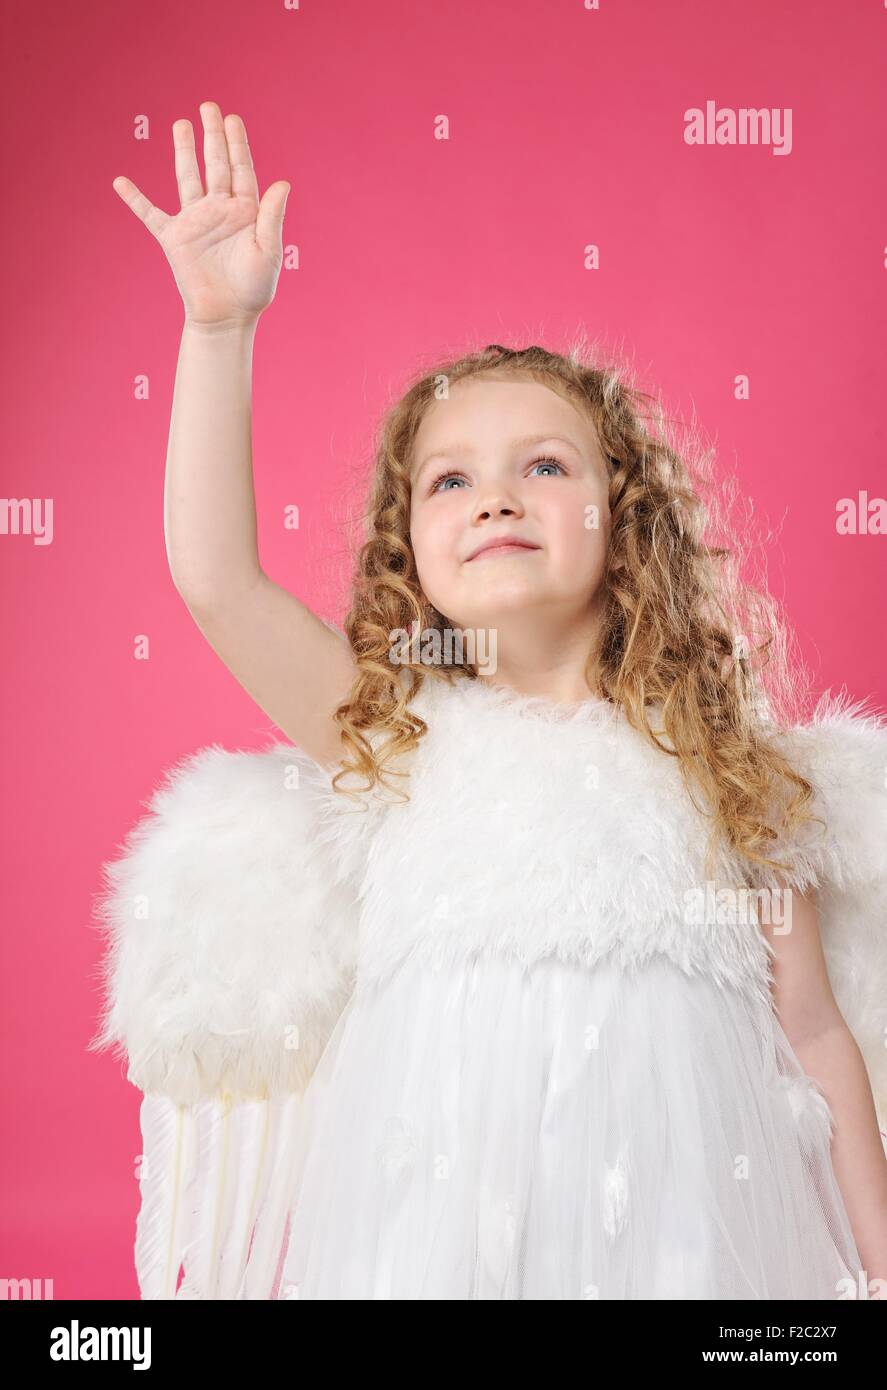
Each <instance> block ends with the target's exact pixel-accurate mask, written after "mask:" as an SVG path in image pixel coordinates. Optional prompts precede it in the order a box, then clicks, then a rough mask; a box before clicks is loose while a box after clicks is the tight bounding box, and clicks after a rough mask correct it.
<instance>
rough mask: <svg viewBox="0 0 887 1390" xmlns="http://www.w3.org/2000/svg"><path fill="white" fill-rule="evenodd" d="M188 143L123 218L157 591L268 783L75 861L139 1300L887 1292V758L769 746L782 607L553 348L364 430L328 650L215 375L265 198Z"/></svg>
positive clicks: (612, 400) (185, 782)
mask: <svg viewBox="0 0 887 1390" xmlns="http://www.w3.org/2000/svg"><path fill="white" fill-rule="evenodd" d="M201 116H202V119H203V126H204V154H205V163H206V190H205V191H204V189H203V187H202V186H201V181H200V175H199V170H198V165H197V160H196V156H195V148H194V139H193V134H192V130H191V126H190V123H189V122H188V121H177V122H176V123H175V125H174V126H173V134H174V140H175V150H176V174H177V179H178V184H179V191H180V195H181V211H180V212H179V213H178V214H177V215H176V216H174V217H169V216H167V215H166V214H164V213H162V212H160V211H159V210H158V209H156V208H154V207H152V205H151V204H150V203H149V202H148V201H147V199H145V198H144V196H143V195H142V194H141V193H139V192H138V191H137V190H136V189H135V188H134V186H133V185H132V184H131V183H130V182H129V181H128V180H125V179H117V180H115V183H114V186H115V188H116V189H117V191H118V192H119V193H120V195H121V196H122V197H123V198H124V200H125V201H126V202H127V203H128V204H129V206H130V207H132V209H133V210H134V211H135V212H136V213H137V215H138V216H139V217H140V218H141V219H142V220H143V221H144V222H145V224H146V225H147V226H148V228H149V229H150V230H151V231H152V232H153V233H154V235H155V236H156V237H157V238H158V240H159V241H160V243H161V245H162V246H163V248H164V251H165V252H166V255H167V257H168V258H169V261H170V264H171V266H172V269H173V272H174V274H175V277H176V281H177V283H178V286H179V289H180V291H181V293H182V297H183V300H184V304H185V326H184V331H183V336H182V345H181V352H180V357H179V364H178V374H177V378H176V386H175V400H174V408H173V415H172V425H171V430H170V442H169V456H168V465H167V481H166V539H167V547H168V554H169V561H170V567H171V572H172V576H173V579H174V582H175V584H176V587H177V589H178V591H179V593H180V594H181V596H182V598H183V600H184V601H185V603H186V604H187V606H188V608H189V610H190V612H191V613H192V615H193V616H194V619H195V621H196V623H197V624H198V626H199V627H200V629H201V631H202V632H203V634H204V635H205V637H206V639H207V640H208V641H209V642H210V644H211V645H212V647H213V649H214V650H215V651H216V652H217V653H218V654H219V656H220V657H221V659H222V660H223V661H224V662H225V664H226V665H227V666H228V667H229V668H230V669H231V670H232V671H233V673H234V674H235V676H236V677H237V678H238V680H239V681H240V682H241V683H242V684H243V685H244V687H245V688H246V689H247V690H248V691H249V692H250V694H251V695H252V696H253V697H254V699H255V700H256V701H257V702H258V703H259V705H260V706H261V707H262V708H263V709H264V710H265V711H266V712H267V713H268V715H269V716H270V717H271V718H272V719H273V720H274V722H275V724H276V725H277V726H278V727H279V728H281V729H282V730H283V731H284V732H285V733H286V734H287V735H288V737H289V738H290V739H292V741H293V743H294V744H295V745H298V748H293V747H291V746H288V745H278V746H277V747H275V748H274V749H272V750H270V751H267V752H265V753H262V754H226V753H224V752H223V751H220V750H210V751H209V752H208V753H204V754H203V755H201V756H200V757H199V758H198V759H197V760H194V761H192V762H191V763H190V764H189V765H188V767H187V768H186V769H184V770H182V769H179V770H178V772H177V773H176V774H175V775H174V777H173V779H172V782H171V784H170V786H168V787H167V789H165V790H164V791H163V792H162V793H160V794H158V796H157V797H155V799H154V802H153V811H154V819H153V820H152V821H151V822H150V823H146V824H143V825H142V826H140V827H139V828H138V831H137V834H136V837H135V839H134V840H133V841H132V842H131V844H130V845H129V846H128V847H127V851H126V854H125V856H124V858H123V859H122V860H121V861H119V863H118V864H117V865H113V866H110V875H111V878H112V881H113V887H112V892H111V894H110V895H109V897H108V899H107V900H106V902H105V904H104V915H105V917H106V920H108V921H109V922H110V924H111V926H112V929H113V932H114V940H113V943H112V945H113V952H112V956H111V958H110V961H109V966H108V972H109V979H110V984H111V998H110V1004H109V1008H108V1012H107V1014H106V1018H105V1021H104V1026H103V1031H102V1034H101V1036H100V1038H99V1040H98V1042H99V1045H107V1044H108V1043H109V1042H116V1043H118V1044H120V1043H122V1044H123V1045H124V1046H125V1047H126V1049H127V1051H128V1054H129V1057H130V1063H131V1066H130V1077H131V1079H134V1080H136V1082H137V1084H139V1085H141V1086H142V1087H143V1089H144V1090H145V1092H146V1101H145V1105H144V1107H143V1116H142V1119H143V1132H144V1134H145V1154H146V1169H150V1171H146V1172H145V1173H144V1174H143V1178H142V1187H143V1203H142V1213H141V1216H140V1228H139V1237H138V1241H137V1263H138V1265H139V1275H140V1281H141V1286H142V1291H143V1296H145V1297H173V1296H177V1297H203V1298H215V1297H246V1298H268V1297H272V1298H295V1297H298V1298H355V1299H363V1298H366V1299H373V1298H417V1299H424V1298H441V1299H474V1298H490V1299H496V1298H507V1299H511V1298H514V1299H549V1298H564V1299H584V1298H604V1299H645V1298H678V1299H694V1298H696V1299H739V1298H755V1299H770V1298H777V1299H783V1298H785V1299H802V1298H817V1299H820V1298H821V1299H833V1298H841V1297H848V1296H849V1297H854V1296H856V1297H860V1296H861V1297H876V1296H879V1292H880V1289H881V1288H882V1284H881V1282H880V1281H883V1280H887V1159H885V1152H884V1147H883V1145H882V1142H881V1136H880V1134H879V1128H878V1118H877V1115H876V1109H875V1104H874V1100H873V1091H872V1085H871V1084H870V1075H871V1076H872V1077H876V1079H877V1083H878V1086H879V1087H880V1088H883V1083H884V1073H883V1060H882V1058H881V1055H880V1054H879V1052H878V1044H879V1042H880V1037H881V1032H882V1030H883V1028H884V1024H885V1021H887V1020H885V1013H884V1009H885V1004H884V999H883V995H882V994H878V995H877V996H876V995H874V994H872V993H870V992H869V991H870V989H871V988H872V987H874V988H876V989H881V988H882V986H883V980H884V955H885V947H884V939H883V924H882V922H881V910H882V909H881V906H880V905H879V904H878V903H876V902H875V901H874V899H873V895H874V894H876V893H878V892H883V890H884V886H885V878H884V863H883V851H882V846H883V843H884V826H885V802H884V790H883V775H882V771H883V766H884V763H885V759H887V732H885V730H884V728H883V726H882V725H881V724H880V722H879V721H878V720H877V719H874V718H871V717H867V716H861V715H859V712H858V710H857V709H853V710H846V709H843V710H835V709H832V710H831V711H827V712H826V713H825V714H823V713H822V712H821V711H820V713H819V716H818V717H817V718H816V719H815V720H814V722H813V723H812V724H810V725H807V726H804V727H799V728H793V727H789V724H788V722H787V720H786V719H785V718H782V719H780V720H779V721H777V719H776V713H777V710H776V709H775V708H768V706H767V702H766V701H765V697H764V693H763V685H762V681H761V678H760V672H759V670H757V669H755V668H754V667H753V664H752V658H753V656H754V653H755V651H756V650H761V649H763V650H764V651H765V652H766V650H767V648H768V646H769V645H771V642H770V641H765V642H764V643H763V644H761V646H758V645H757V644H755V643H754V642H753V641H752V638H751V633H752V632H754V631H756V630H757V624H758V623H759V622H760V621H761V618H762V616H763V617H764V618H765V619H767V620H768V621H769V624H770V628H771V631H772V632H774V633H775V634H776V636H777V637H778V636H779V628H778V625H777V624H776V622H775V620H774V619H773V616H772V608H771V606H770V605H769V603H768V602H767V601H766V600H765V599H764V597H763V596H755V595H754V594H753V593H752V591H750V590H748V589H746V588H745V587H744V586H743V585H742V584H740V582H739V580H738V578H737V577H736V576H735V574H734V575H733V576H732V578H729V579H728V577H727V573H726V571H725V570H723V569H722V567H721V561H722V556H723V555H724V554H725V552H723V551H719V550H716V549H709V548H708V547H707V546H706V545H705V544H703V542H702V539H701V534H702V526H703V508H702V504H701V502H700V500H699V498H698V497H697V495H696V493H695V491H694V489H693V488H692V486H691V484H690V479H689V475H688V472H687V470H686V469H685V466H684V464H683V462H682V460H681V458H680V457H679V456H678V454H677V453H676V452H675V451H674V450H673V449H672V448H670V447H669V445H667V444H666V443H665V442H664V441H663V440H662V439H661V438H658V437H657V435H656V434H655V433H654V432H653V431H652V430H648V429H647V428H646V427H645V425H644V423H643V421H642V416H641V411H640V406H641V397H640V395H639V393H637V392H633V391H631V390H630V389H629V388H628V387H627V386H625V385H624V384H622V382H621V381H620V380H619V378H618V376H617V375H616V374H615V373H614V372H612V371H609V370H601V369H596V368H595V367H593V366H591V365H590V364H588V363H586V362H585V361H583V360H582V357H581V355H580V354H579V353H577V352H574V353H573V354H571V355H570V356H569V357H564V356H561V355H559V354H557V353H554V352H549V351H546V350H544V349H543V348H541V347H532V348H527V349H525V350H524V351H511V350H508V349H506V348H501V347H498V346H491V347H488V348H486V349H484V350H483V351H482V352H478V353H473V354H470V355H468V356H466V357H463V358H462V359H460V360H459V361H455V362H448V363H445V364H442V365H441V366H440V367H439V368H437V369H436V370H433V371H430V372H428V373H427V374H425V375H423V376H421V377H420V378H419V379H418V380H417V381H416V382H415V383H414V384H413V385H412V386H411V388H410V389H409V391H408V392H407V393H406V395H405V396H404V397H403V399H402V400H401V401H399V402H398V403H397V405H396V406H395V407H394V408H393V410H392V411H391V412H390V414H389V416H388V418H387V420H386V422H385V428H384V431H383V434H382V438H381V442H380V447H379V451H378V459H377V465H376V472H375V477H374V479H373V486H372V495H371V499H370V506H369V514H368V534H367V537H366V540H365V542H364V544H363V546H362V549H361V552H360V557H359V562H358V570H357V575H356V579H355V584H354V592H353V599H352V604H351V609H350V612H349V614H348V617H347V619H346V622H345V634H344V639H343V636H342V634H340V633H337V632H336V631H334V630H333V629H332V628H331V627H330V625H329V624H327V623H325V622H324V621H322V620H321V619H319V618H318V617H317V616H315V614H313V613H312V612H311V611H310V610H309V609H308V608H307V607H306V606H305V605H303V604H302V603H300V602H299V601H298V600H297V599H296V598H294V597H293V596H292V595H291V594H289V593H287V592H286V591H285V590H283V589H282V588H280V587H279V586H278V585H277V584H275V583H273V582H272V581H271V580H270V579H269V578H268V577H267V575H265V573H264V572H263V570H262V568H261V566H260V562H259V556H258V552H257V546H256V524H255V509H254V498H253V490H252V482H251V461H250V368H251V355H252V345H253V338H254V334H255V329H256V324H257V322H258V319H259V316H260V314H261V311H262V310H263V309H264V308H265V307H266V306H267V305H268V304H269V303H270V302H271V299H272V297H273V293H274V290H275V287H276V282H277V278H278V273H279V270H280V266H281V259H282V255H281V242H282V222H283V212H284V205H285V201H286V194H287V192H288V186H287V185H286V184H283V183H277V184H273V185H272V186H271V187H270V188H269V189H268V191H267V192H266V193H265V195H264V197H263V198H262V200H261V202H259V199H258V190H257V185H256V179H255V174H254V172H253V166H252V162H251V158H250V153H249V149H248V146H247V142H246V133H245V130H244V127H243V123H242V122H241V121H240V119H239V118H238V117H236V116H228V117H226V118H225V120H224V121H223V120H222V117H221V112H220V111H219V108H218V107H217V106H216V105H215V104H214V103H209V102H207V103H204V104H203V106H202V107H201ZM779 653H780V647H779V644H778V642H777V644H776V646H775V647H774V648H773V651H772V652H771V653H770V654H769V660H770V662H771V666H770V671H771V676H772V678H771V681H770V687H771V688H770V692H769V693H770V696H771V700H779V699H780V698H782V696H783V695H784V691H782V690H781V688H780V686H779V683H778V681H777V680H776V679H775V673H776V671H777V669H778V667H777V661H776V657H778V656H779ZM293 768H295V769H296V770H297V772H298V773H299V774H300V775H299V777H298V778H297V782H298V788H299V791H300V795H299V796H298V797H295V798H294V797H293V796H292V794H291V792H290V793H289V795H287V793H286V792H284V793H283V794H280V788H281V786H282V782H281V776H282V773H283V772H284V771H285V770H286V771H290V770H292V769H293ZM355 774H357V775H358V778H359V780H358V785H357V786H354V785H353V780H354V776H355ZM349 778H350V779H351V780H350V782H349ZM823 813H824V814H823ZM823 826H824V833H823ZM818 887H821V888H822V889H823V893H824V895H829V896H827V898H826V903H825V906H823V903H822V902H821V901H819V900H818V898H817V895H816V893H815V890H816V889H817V888H818ZM842 892H843V893H844V894H845V896H844V897H841V896H840V894H841V893H842ZM853 892H855V893H856V894H857V896H856V898H855V899H854V900H852V901H853V905H854V913H855V915H854V917H853V922H852V924H850V923H848V922H847V921H846V920H845V919H844V916H843V914H844V913H845V910H846V909H847V904H848V902H850V901H851V898H850V897H849V896H848V895H849V894H851V893H853ZM137 897H141V898H144V899H145V900H149V901H150V909H151V910H150V911H147V912H145V913H144V914H143V917H142V920H141V921H140V922H139V924H138V926H136V924H135V918H134V913H133V910H132V903H133V902H134V901H135V900H136V898H137ZM146 922H147V924H148V925H147V927H146V925H145V923H146ZM841 932H843V933H844V935H843V936H842V935H840V933H841ZM825 938H829V939H830V940H831V947H832V954H831V959H830V960H829V961H828V967H829V968H828V969H827V961H826V954H825V952H824V947H823V939H825ZM826 944H827V945H828V944H829V943H828V941H827V942H826ZM861 961H864V962H865V964H866V966H867V969H866V970H864V971H863V972H860V971H859V965H860V962H861ZM878 971H880V974H878ZM851 977H852V981H853V990H855V991H856V993H855V994H854V993H853V992H852V991H851V990H850V988H849V986H848V981H850V980H851ZM838 980H840V983H841V985H842V991H843V996H844V997H846V1001H847V1002H846V1010H847V1012H848V1013H851V1014H852V1016H853V1018H854V1020H855V1027H854V1030H853V1031H852V1030H851V1028H850V1026H849V1025H848V1022H847V1021H846V1020H845V1017H844V1013H843V1012H842V1010H841V1008H840V1007H839V1004H838V1002H837V1001H836V997H835V993H834V992H833V987H832V986H833V985H834V984H835V983H836V981H838ZM873 981H874V982H875V983H874V985H873V983H872V982H873ZM843 1002H844V998H843V997H842V1003H843ZM293 1030H295V1034H296V1037H297V1041H296V1045H295V1047H293V1046H292V1045H291V1044H292V1034H293ZM854 1034H855V1035H854ZM860 1040H861V1041H860ZM861 1047H862V1049H863V1050H862V1051H861ZM866 1063H868V1066H869V1073H868V1074H867V1069H866ZM879 1097H880V1098H879V1104H881V1103H883V1100H884V1097H883V1094H882V1093H881V1090H879ZM158 1252H160V1253H158ZM170 1252H171V1253H170ZM180 1262H181V1263H183V1264H184V1266H185V1281H184V1283H183V1285H182V1286H181V1287H179V1286H178V1273H179V1265H180Z"/></svg>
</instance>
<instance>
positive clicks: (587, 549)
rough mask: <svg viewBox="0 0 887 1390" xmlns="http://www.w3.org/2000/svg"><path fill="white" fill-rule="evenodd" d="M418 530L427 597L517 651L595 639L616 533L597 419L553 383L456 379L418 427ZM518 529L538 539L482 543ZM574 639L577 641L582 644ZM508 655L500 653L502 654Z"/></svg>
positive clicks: (457, 620) (463, 624)
mask: <svg viewBox="0 0 887 1390" xmlns="http://www.w3.org/2000/svg"><path fill="white" fill-rule="evenodd" d="M411 478H412V489H413V490H412V500H411V509H410V535H411V540H412V546H413V552H414V554H415V557H416V566H417V570H418V574H419V581H420V583H421V585H422V589H423V591H424V593H425V596H426V598H428V599H429V600H430V602H431V603H432V604H433V605H434V606H435V608H437V609H438V611H439V612H440V613H442V614H443V615H445V617H446V618H447V619H448V621H449V623H450V624H452V625H453V626H454V627H459V628H485V629H495V630H496V632H497V634H498V639H499V641H500V648H501V643H502V641H504V642H505V643H507V644H511V649H512V652H516V651H519V650H521V649H522V644H523V647H524V648H525V645H526V643H527V642H528V641H530V642H534V643H535V644H536V650H537V651H538V652H539V654H540V656H543V657H544V654H545V651H546V650H550V651H560V652H563V651H564V650H565V647H564V643H565V642H567V643H568V644H569V645H570V646H573V644H574V643H575V650H579V649H580V648H583V647H587V643H588V638H589V637H590V636H591V633H592V631H593V625H594V622H595V616H596V615H595V604H594V596H595V594H596V593H597V591H598V588H599V585H600V582H601V576H602V574H603V570H604V562H605V558H606V554H607V545H608V541H609V534H610V509H609V505H608V500H607V494H608V473H607V465H606V462H605V459H604V456H603V453H602V451H601V447H600V444H599V442H598V439H597V434H596V431H595V429H594V426H593V424H592V422H591V420H590V419H589V418H587V417H586V415H585V414H584V413H581V412H580V411H579V410H577V409H576V408H575V407H574V406H573V405H572V404H570V402H569V401H567V400H566V399H565V398H564V397H563V396H561V395H559V394H558V393H557V392H556V391H552V390H550V389H549V388H548V387H547V386H542V385H540V384H539V383H538V382H535V381H527V380H523V379H517V378H513V377H507V376H496V375H494V374H490V375H487V376H485V377H480V378H477V377H475V378H469V379H467V380H464V381H460V382H457V383H456V384H455V385H454V386H453V387H452V388H451V390H450V394H449V399H448V400H439V401H434V402H432V404H431V405H430V406H429V407H428V409H427V410H426V413H425V415H424V417H423V420H422V423H421V425H420V427H419V430H418V433H417V435H416V439H415V444H414V450H413V458H412V469H411ZM508 536H514V537H519V538H520V539H521V540H522V541H525V542H528V543H529V544H530V545H531V546H532V547H533V548H532V549H526V548H511V549H493V550H489V551H485V552H482V553H481V554H479V555H475V552H476V551H477V550H478V547H480V546H484V545H487V544H488V543H489V542H490V541H493V540H499V539H501V538H503V537H508ZM570 639H574V643H573V642H571V640H570ZM503 654H504V653H503Z"/></svg>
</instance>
